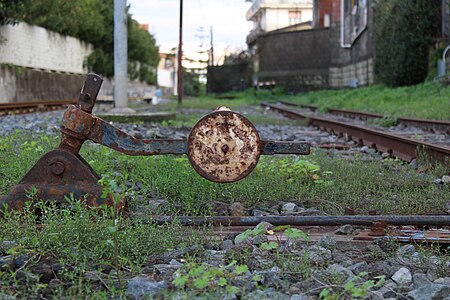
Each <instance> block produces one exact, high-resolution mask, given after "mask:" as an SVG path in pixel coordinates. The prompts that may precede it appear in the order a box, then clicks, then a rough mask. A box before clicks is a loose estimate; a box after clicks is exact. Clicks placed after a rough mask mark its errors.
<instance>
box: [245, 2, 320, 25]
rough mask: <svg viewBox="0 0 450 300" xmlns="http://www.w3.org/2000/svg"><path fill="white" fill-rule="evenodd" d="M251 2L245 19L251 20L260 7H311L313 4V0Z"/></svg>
mask: <svg viewBox="0 0 450 300" xmlns="http://www.w3.org/2000/svg"><path fill="white" fill-rule="evenodd" d="M252 2H253V4H252V6H251V7H250V8H249V9H248V11H247V15H246V17H247V20H251V19H252V18H253V16H254V15H255V14H256V13H257V12H258V10H260V9H261V8H269V7H270V8H302V7H305V8H312V6H313V0H253V1H252Z"/></svg>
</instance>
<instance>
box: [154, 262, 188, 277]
mask: <svg viewBox="0 0 450 300" xmlns="http://www.w3.org/2000/svg"><path fill="white" fill-rule="evenodd" d="M153 267H154V268H155V270H156V271H157V274H158V275H161V276H167V275H172V274H173V273H175V271H176V270H178V269H179V268H180V267H181V264H180V265H171V264H157V265H154V266H153Z"/></svg>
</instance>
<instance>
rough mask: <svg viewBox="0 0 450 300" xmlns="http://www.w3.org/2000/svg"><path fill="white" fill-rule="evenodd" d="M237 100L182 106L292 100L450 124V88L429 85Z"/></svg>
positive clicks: (261, 94) (263, 94)
mask: <svg viewBox="0 0 450 300" xmlns="http://www.w3.org/2000/svg"><path fill="white" fill-rule="evenodd" d="M226 95H229V96H233V97H234V98H233V99H219V98H217V97H218V96H219V95H214V94H212V95H207V96H203V97H198V98H189V97H188V98H186V99H184V100H183V102H182V106H181V107H182V108H185V109H206V110H213V109H215V108H216V107H218V106H227V107H229V108H231V109H232V110H239V109H240V108H242V107H245V106H247V105H259V104H260V103H261V102H262V101H267V102H272V103H273V102H276V101H278V100H288V101H292V102H299V103H303V104H313V105H317V106H319V107H320V108H321V111H326V109H327V108H341V109H350V110H357V111H366V112H373V113H379V114H384V115H386V116H387V117H389V118H397V117H415V118H425V119H437V120H450V86H444V85H442V84H441V83H438V82H433V81H427V82H425V83H423V84H418V85H415V86H409V87H400V88H389V87H386V86H384V85H371V86H368V87H360V88H357V89H341V90H322V91H313V92H309V93H301V94H297V95H287V94H285V93H284V92H283V90H282V89H277V90H276V92H275V93H274V94H272V93H271V92H270V91H268V90H261V91H258V93H257V95H256V96H255V95H254V93H253V90H251V89H249V90H246V91H244V92H230V93H227V94H226ZM155 107H156V108H157V109H160V110H166V111H176V110H177V108H179V107H178V106H177V102H176V101H172V102H170V103H169V104H161V105H157V106H155Z"/></svg>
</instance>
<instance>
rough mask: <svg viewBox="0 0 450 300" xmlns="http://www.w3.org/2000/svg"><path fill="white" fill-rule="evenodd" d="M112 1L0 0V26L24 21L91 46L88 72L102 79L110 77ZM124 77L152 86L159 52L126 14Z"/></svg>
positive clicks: (147, 33) (153, 39)
mask: <svg viewBox="0 0 450 300" xmlns="http://www.w3.org/2000/svg"><path fill="white" fill-rule="evenodd" d="M113 10H114V6H113V1H112V0H108V1H103V0H76V1H65V0H37V1H36V0H20V1H18V0H1V1H0V25H1V24H2V23H3V24H13V23H14V22H16V21H24V22H27V23H28V24H32V25H37V26H41V27H44V28H46V29H49V30H52V31H55V32H58V33H61V34H63V35H69V36H73V37H76V38H79V39H80V40H82V41H84V42H87V43H91V44H92V45H93V46H94V51H93V53H92V54H91V55H90V56H89V57H88V59H87V61H86V64H87V66H88V68H89V69H90V70H91V71H93V72H95V73H98V74H101V75H103V76H106V77H111V76H112V75H113V73H114V72H113V67H114V49H113V44H114V35H113V31H114V27H113V26H114V22H113ZM127 24H128V61H129V62H128V74H129V77H130V79H139V80H141V81H145V82H147V83H149V84H155V83H156V67H157V65H158V62H159V49H158V47H157V45H156V40H155V38H154V37H153V36H152V35H151V34H150V33H149V32H148V31H146V30H143V29H141V28H139V24H138V23H137V22H136V21H135V20H133V19H132V16H131V15H130V14H128V23H127Z"/></svg>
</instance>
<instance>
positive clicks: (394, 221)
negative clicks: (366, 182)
mask: <svg viewBox="0 0 450 300" xmlns="http://www.w3.org/2000/svg"><path fill="white" fill-rule="evenodd" d="M133 217H137V218H139V217H142V218H144V219H145V220H147V219H148V220H150V221H151V222H153V223H156V224H159V225H163V224H166V223H172V222H178V223H180V224H182V225H184V226H203V225H214V226H219V225H222V226H256V225H258V224H259V223H261V222H269V223H271V224H273V225H292V226H335V225H345V224H351V225H363V226H370V225H372V224H374V223H377V222H384V223H386V224H389V225H397V226H400V225H415V226H450V215H432V216H431V215H430V216H427V215H417V216H404V215H380V216H363V215H357V216H258V217H254V216H249V217H247V216H245V217H230V216H215V217H199V216H192V217H189V216H177V217H171V216H147V215H142V214H134V215H133Z"/></svg>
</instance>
